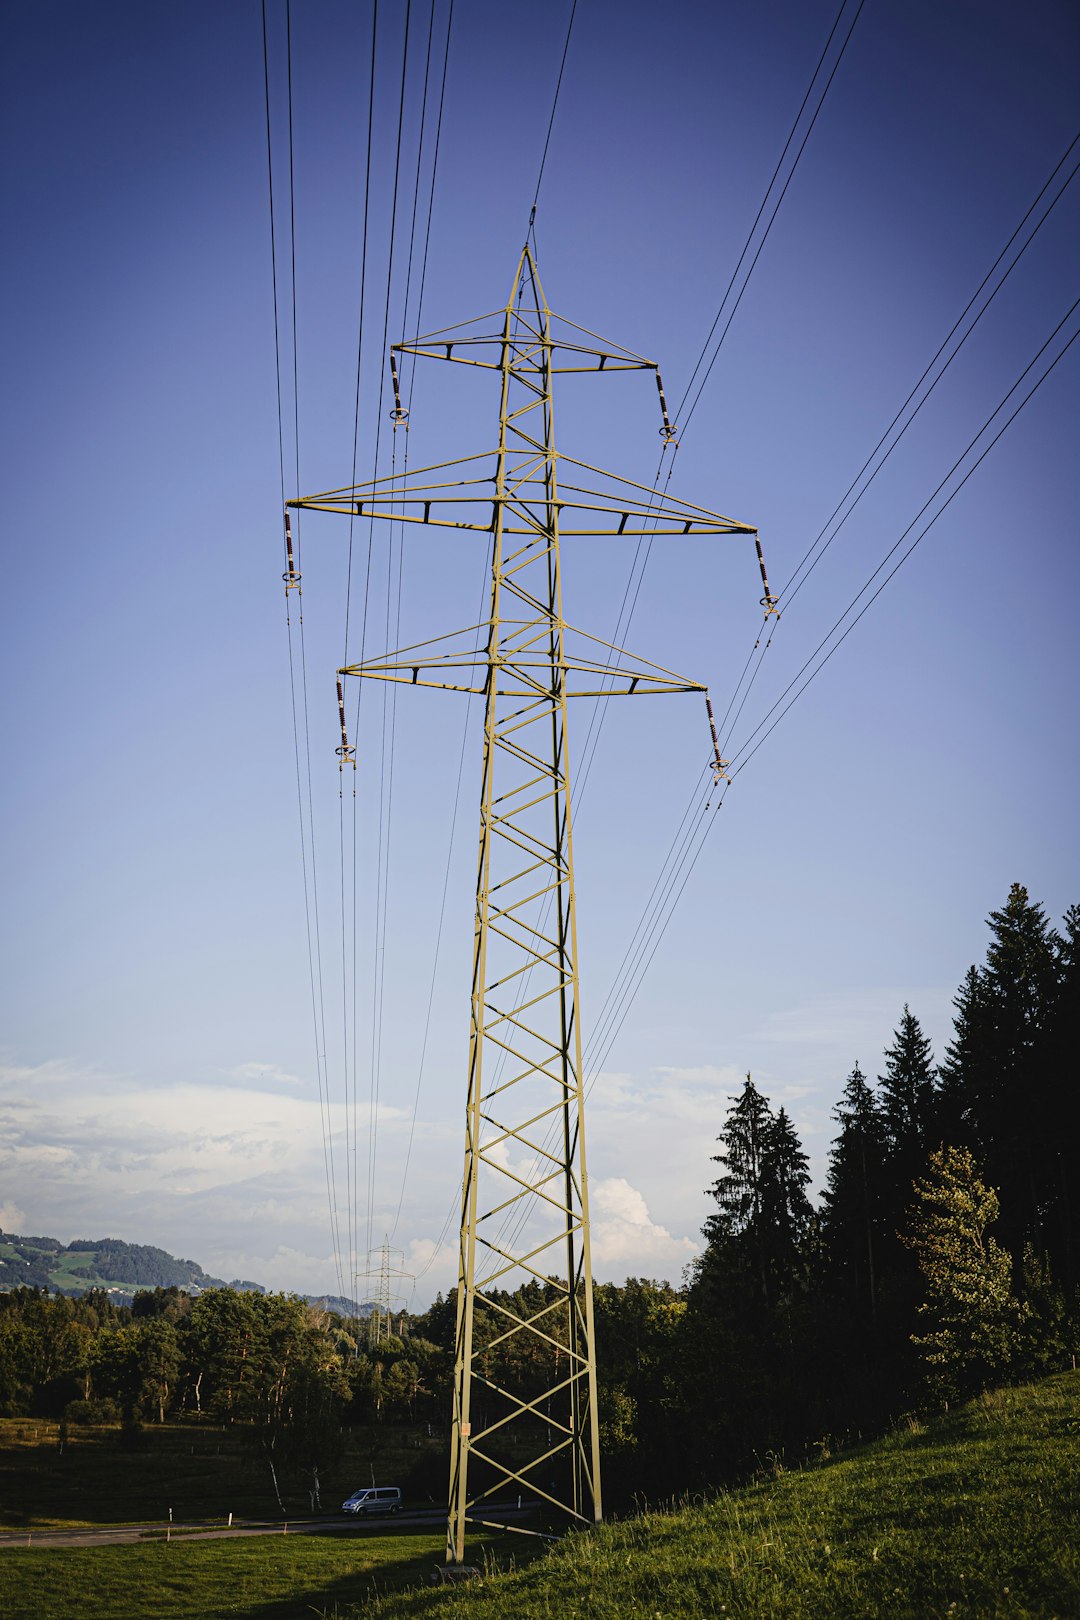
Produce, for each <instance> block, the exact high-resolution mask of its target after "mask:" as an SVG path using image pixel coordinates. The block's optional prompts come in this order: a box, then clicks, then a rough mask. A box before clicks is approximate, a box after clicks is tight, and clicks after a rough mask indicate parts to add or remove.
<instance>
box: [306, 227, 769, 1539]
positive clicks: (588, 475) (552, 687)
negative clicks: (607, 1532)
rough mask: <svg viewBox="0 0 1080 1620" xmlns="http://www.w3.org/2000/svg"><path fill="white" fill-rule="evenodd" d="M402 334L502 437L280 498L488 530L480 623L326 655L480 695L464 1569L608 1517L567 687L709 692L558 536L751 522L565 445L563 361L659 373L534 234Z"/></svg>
mask: <svg viewBox="0 0 1080 1620" xmlns="http://www.w3.org/2000/svg"><path fill="white" fill-rule="evenodd" d="M394 349H395V352H396V353H397V354H398V355H401V354H411V355H414V356H422V357H428V358H431V359H438V360H449V361H453V362H455V363H462V364H466V365H472V366H476V367H480V368H481V369H486V370H488V371H491V372H493V373H494V374H495V375H497V376H498V378H499V383H500V410H499V442H498V448H497V449H496V450H495V451H494V452H493V453H492V454H490V455H489V456H469V457H466V458H464V459H463V460H460V461H454V462H447V463H443V464H442V465H440V466H437V467H427V468H423V469H421V470H420V471H418V472H413V473H411V474H410V475H408V477H405V478H378V479H375V480H374V481H373V482H372V483H369V484H364V485H356V486H350V487H349V488H346V489H339V490H331V491H328V492H327V493H325V494H322V495H313V496H308V497H305V498H304V499H303V500H297V501H292V502H290V503H289V504H290V505H291V506H300V507H306V508H310V509H313V510H317V511H329V512H341V513H347V514H350V515H352V516H355V517H378V518H384V519H388V520H390V521H392V522H402V523H426V524H430V525H432V526H435V527H443V528H453V529H464V530H472V531H479V532H481V533H484V534H490V536H491V546H492V553H491V593H490V607H489V613H488V617H487V619H486V621H485V622H484V623H483V624H481V625H471V626H468V627H467V628H466V629H464V630H460V631H456V632H453V633H452V634H450V635H448V636H445V637H440V638H438V639H436V640H435V641H430V642H426V643H423V644H422V645H418V646H415V647H407V648H404V649H402V650H401V651H398V652H392V653H387V654H385V655H383V656H381V657H378V658H372V659H366V660H365V661H364V662H363V663H361V664H353V665H350V666H348V667H347V668H346V669H344V670H342V671H339V674H344V675H356V676H362V677H367V678H369V679H376V680H383V681H397V682H402V683H405V684H408V685H413V686H429V687H439V688H442V689H443V690H448V691H456V692H472V693H476V694H479V695H481V696H482V697H483V698H484V743H483V769H482V780H481V794H480V844H479V856H478V861H477V878H476V909H475V921H474V934H473V957H472V995H471V1003H472V1010H471V1023H470V1045H469V1071H468V1105H467V1112H466V1133H465V1165H464V1178H463V1190H462V1204H461V1223H460V1241H459V1253H458V1289H457V1329H456V1352H455V1377H454V1416H453V1436H452V1452H451V1467H450V1501H449V1513H448V1524H447V1559H448V1561H455V1562H458V1563H460V1562H461V1561H462V1560H463V1558H464V1554H465V1533H466V1526H467V1525H474V1526H490V1527H496V1528H499V1529H505V1524H502V1523H500V1522H499V1521H498V1519H497V1518H491V1517H488V1516H486V1515H487V1514H488V1512H489V1507H490V1505H491V1504H492V1503H493V1500H495V1499H497V1498H498V1496H499V1493H500V1492H505V1493H507V1494H510V1495H512V1496H513V1497H515V1498H517V1497H520V1496H521V1495H522V1494H523V1493H524V1494H525V1495H527V1496H528V1497H529V1498H530V1499H532V1500H533V1501H538V1502H540V1503H541V1504H542V1505H543V1506H544V1508H545V1510H546V1511H549V1510H556V1511H557V1512H558V1513H559V1515H560V1516H563V1518H564V1522H565V1520H566V1519H568V1520H569V1522H570V1523H571V1524H578V1525H583V1524H587V1523H589V1522H591V1521H593V1520H599V1519H600V1518H601V1493H600V1449H599V1435H598V1425H597V1408H596V1355H595V1339H594V1327H593V1292H592V1263H591V1258H590V1246H589V1193H588V1178H587V1175H586V1167H585V1129H584V1124H585V1121H584V1090H583V1074H582V1059H581V1020H580V1014H579V986H578V957H577V918H576V902H575V888H574V860H573V844H572V837H571V818H570V765H569V755H568V748H567V709H566V705H567V700H568V699H569V698H571V697H578V696H581V697H593V698H596V697H607V696H633V695H635V694H641V695H643V694H645V693H661V692H704V690H705V688H704V686H703V685H702V684H701V683H699V682H696V681H691V680H687V679H685V678H684V677H682V676H679V675H675V674H673V673H672V672H671V671H670V670H665V669H661V668H660V667H659V666H657V665H655V664H650V663H648V662H646V661H645V660H642V659H636V658H632V657H631V655H630V654H628V653H625V652H624V651H623V650H622V649H621V648H618V647H613V646H611V645H610V644H609V643H607V642H603V641H600V640H599V639H598V638H596V637H594V636H589V635H586V634H585V633H584V632H582V631H578V630H574V629H573V628H572V626H570V625H568V624H567V622H566V620H565V618H564V617H563V603H562V577H561V562H560V539H561V538H564V537H565V536H567V535H607V536H609V537H614V536H618V535H625V536H642V535H649V536H652V535H712V534H735V535H751V536H756V530H755V529H753V528H752V527H751V526H750V525H749V524H744V523H737V522H735V521H733V520H732V519H730V518H726V517H723V516H721V515H719V514H717V513H713V512H708V511H705V510H704V509H703V508H701V507H697V506H691V505H689V504H687V503H686V502H683V501H679V500H677V499H675V498H674V497H671V496H668V495H667V494H664V495H660V494H658V493H657V492H656V491H654V490H653V489H650V488H648V487H647V486H644V485H641V484H636V483H632V482H631V481H629V480H627V479H623V478H620V477H616V476H615V475H613V474H609V473H603V472H600V471H599V470H598V469H597V468H594V467H590V466H587V465H586V464H585V463H582V462H577V461H573V460H571V459H570V458H569V457H567V456H564V455H561V454H558V455H557V454H556V450H555V443H554V433H553V402H552V378H553V376H555V375H556V374H558V373H562V372H590V371H591V372H597V371H630V370H651V371H654V372H655V371H656V367H655V365H654V364H653V362H652V361H649V360H645V359H643V358H642V357H641V356H640V355H636V354H633V353H631V352H630V351H629V350H627V349H623V348H620V347H618V346H617V345H614V344H609V343H607V342H605V341H604V340H603V339H600V338H597V337H596V335H595V334H594V333H591V332H587V331H585V329H584V328H582V327H578V326H575V325H574V324H573V323H572V322H569V321H566V320H563V319H562V318H561V317H559V316H556V315H553V314H552V312H551V311H550V310H549V309H548V307H547V303H546V300H545V297H544V293H543V289H542V287H541V285H540V279H539V276H538V274H537V269H536V263H535V260H534V258H533V254H532V252H531V250H530V248H529V247H528V246H526V247H525V248H524V249H523V251H522V254H521V257H520V259H519V261H518V268H517V273H516V275H515V277H514V285H513V288H512V290H511V295H510V299H509V301H508V303H507V305H506V307H505V309H504V310H503V311H501V312H499V314H498V315H497V316H483V317H480V318H479V319H478V320H476V321H469V322H465V323H463V324H462V325H459V326H454V327H448V328H446V329H444V330H443V331H440V332H436V333H433V334H432V335H431V336H429V337H426V338H417V339H415V340H413V341H412V342H406V343H399V344H395V346H394ZM660 398H661V406H662V410H663V415H664V426H663V428H662V429H661V434H662V436H663V438H664V441H665V443H671V442H672V441H673V439H674V436H675V434H676V432H677V429H676V428H675V426H674V425H673V424H672V423H671V422H670V421H669V420H668V416H667V410H666V405H665V404H664V396H663V390H662V388H661V390H660ZM412 425H414V426H415V424H412ZM485 464H486V465H485ZM766 590H767V587H766ZM478 632H479V633H480V641H481V648H480V650H479V651H477V650H475V648H476V646H477V633H478ZM717 757H719V751H718V749H717Z"/></svg>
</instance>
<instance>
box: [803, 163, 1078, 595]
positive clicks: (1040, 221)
mask: <svg viewBox="0 0 1080 1620" xmlns="http://www.w3.org/2000/svg"><path fill="white" fill-rule="evenodd" d="M1078 141H1080V132H1078V133H1077V134H1076V135H1074V136H1073V138H1072V140H1071V141H1070V142H1069V145H1068V147H1067V148H1066V149H1065V152H1064V153H1063V154H1062V156H1061V157H1060V158H1059V159H1058V161H1057V163H1056V164H1055V165H1054V168H1053V170H1052V171H1051V173H1050V176H1049V178H1048V179H1047V181H1046V183H1045V184H1044V185H1043V186H1042V188H1041V190H1040V191H1039V193H1038V195H1037V196H1036V197H1035V199H1034V201H1033V202H1032V203H1031V204H1030V206H1029V207H1028V208H1027V210H1026V211H1025V213H1024V216H1023V218H1022V219H1021V220H1020V223H1019V224H1018V225H1017V227H1016V229H1015V230H1014V231H1013V233H1012V235H1011V236H1010V237H1009V240H1008V241H1007V242H1006V243H1005V246H1004V247H1003V248H1002V249H1001V252H1000V253H999V254H998V256H997V258H996V259H995V260H994V262H993V264H992V265H991V266H990V268H989V270H988V271H987V272H986V274H985V276H983V278H982V280H981V281H980V283H979V285H978V286H977V287H976V289H975V291H974V292H973V293H972V295H971V297H970V298H969V299H968V301H967V303H966V304H965V305H964V307H963V309H962V310H961V311H960V314H959V315H958V316H957V317H956V320H955V321H954V322H953V324H952V326H951V327H950V328H949V331H948V332H947V333H946V335H945V337H944V338H943V339H942V341H941V343H940V344H939V346H938V348H937V350H936V352H935V354H934V355H933V356H932V358H931V359H930V361H929V362H928V364H927V365H926V367H925V369H924V370H923V372H922V375H921V376H920V377H919V379H918V381H917V382H916V383H915V384H914V386H913V387H912V389H911V391H910V393H909V394H908V396H907V398H906V399H905V400H904V402H903V404H902V405H901V406H900V408H899V410H898V411H897V412H896V415H895V416H894V417H893V419H892V421H891V422H890V423H889V425H888V427H887V428H886V429H885V432H884V433H883V434H882V435H881V437H880V439H879V440H878V442H877V444H876V445H875V446H874V448H873V450H871V452H870V454H869V455H868V456H867V458H866V460H865V461H864V462H863V464H862V466H861V467H860V468H859V471H858V472H857V473H856V474H855V477H854V478H853V479H852V481H851V483H850V484H849V485H848V487H847V489H846V490H845V491H844V494H843V495H842V496H841V498H840V500H839V501H838V502H837V504H836V506H835V507H834V508H833V511H832V513H831V514H830V516H829V517H828V518H827V519H826V521H825V523H824V524H823V525H822V528H821V529H820V531H819V533H818V535H817V538H816V539H815V540H814V541H813V543H812V544H811V545H810V547H809V548H808V549H807V551H806V552H804V554H803V556H802V558H801V559H800V561H799V562H798V564H797V565H796V567H795V569H794V570H793V572H792V575H791V578H790V579H789V580H788V581H787V583H786V584H785V585H784V587H783V589H782V590H781V591H780V593H779V596H778V597H777V600H778V601H780V600H781V599H783V598H785V597H786V598H787V604H788V606H789V607H790V604H791V603H792V602H793V601H794V600H795V598H796V596H797V595H798V594H799V592H800V591H801V589H802V587H803V586H804V585H805V583H806V581H807V580H808V579H809V578H810V575H811V574H812V573H813V571H814V569H815V568H816V567H817V565H818V563H819V562H820V561H821V558H822V557H823V556H824V555H825V553H826V551H827V550H828V549H829V547H830V546H831V545H832V542H833V541H834V540H835V539H836V536H837V535H838V534H839V532H840V530H841V529H842V528H843V526H844V524H845V523H846V522H847V520H848V518H849V517H850V516H851V513H852V512H853V511H854V510H855V507H856V505H857V504H858V501H859V500H861V499H862V496H863V495H864V494H865V493H866V490H867V489H868V488H869V487H870V484H871V483H872V482H873V480H874V478H876V476H877V474H878V473H879V472H880V471H881V468H882V467H883V466H884V465H885V462H886V461H887V460H888V458H889V456H891V455H892V452H893V450H895V449H896V446H897V445H898V444H899V443H900V440H901V439H902V438H903V436H904V434H905V433H906V432H907V430H908V428H909V427H910V426H911V424H912V422H913V421H914V420H915V418H916V416H918V414H919V412H920V411H921V410H922V408H923V406H924V405H925V404H926V402H927V400H928V399H929V398H930V395H931V394H932V393H933V391H934V389H935V388H936V387H937V385H938V383H939V382H940V381H941V379H942V377H944V375H945V373H946V372H947V371H948V369H949V367H950V366H951V365H952V363H953V361H954V360H955V359H956V357H957V355H958V354H959V353H960V350H961V349H962V348H963V346H964V344H965V343H966V342H967V340H968V338H969V337H970V336H971V334H972V333H973V332H974V330H975V328H976V327H977V326H978V324H979V322H980V321H981V320H982V318H983V316H984V315H985V314H986V312H987V310H988V309H989V308H990V305H991V304H992V303H993V301H994V299H995V298H996V297H997V295H998V293H999V292H1000V291H1001V289H1002V287H1004V285H1005V283H1006V281H1007V280H1008V279H1009V277H1010V275H1011V274H1012V272H1013V271H1014V270H1015V269H1016V266H1017V265H1018V264H1019V263H1020V260H1021V259H1022V258H1023V256H1024V254H1025V253H1026V252H1027V250H1028V248H1029V247H1030V246H1031V244H1032V242H1033V241H1034V240H1035V237H1036V236H1037V234H1038V232H1039V231H1040V229H1041V228H1042V226H1043V225H1044V224H1045V223H1046V221H1047V219H1049V217H1050V215H1051V214H1052V213H1053V211H1054V209H1055V207H1056V206H1057V204H1058V203H1059V202H1060V201H1061V198H1062V197H1063V195H1064V194H1065V191H1066V190H1067V189H1068V186H1069V185H1070V183H1071V182H1072V180H1073V179H1074V178H1075V175H1076V172H1077V169H1080V161H1078V162H1077V163H1075V164H1074V165H1073V167H1072V169H1071V170H1070V172H1069V174H1068V175H1067V176H1066V178H1065V180H1064V181H1063V182H1062V184H1061V186H1060V188H1059V190H1058V192H1057V195H1056V196H1054V197H1052V198H1051V200H1050V202H1049V203H1048V204H1047V206H1046V208H1045V209H1044V211H1043V213H1042V215H1041V216H1040V218H1039V219H1038V220H1037V221H1036V222H1035V225H1034V226H1033V228H1032V230H1031V233H1030V234H1029V236H1028V237H1027V239H1026V240H1025V241H1024V242H1023V243H1022V244H1021V246H1020V248H1019V250H1018V252H1017V253H1016V256H1015V257H1014V259H1013V260H1012V263H1011V264H1009V265H1008V266H1007V267H1006V269H1005V271H1004V273H1003V274H1002V276H1001V278H1000V280H999V281H998V283H997V285H996V286H995V287H993V288H992V289H991V291H990V293H989V295H988V296H987V298H986V299H985V301H984V303H983V305H982V307H981V308H980V309H979V310H978V311H977V313H976V315H975V318H974V320H973V321H972V322H971V324H970V325H969V327H968V329H967V331H966V332H965V333H964V335H963V336H962V337H961V339H960V341H959V343H957V345H956V347H955V348H954V349H953V351H952V353H951V354H950V355H949V357H948V358H947V360H946V361H945V364H944V365H943V366H942V368H941V370H940V371H939V372H938V374H937V376H936V377H935V378H934V380H933V382H932V383H931V384H930V387H929V388H928V389H927V391H926V393H925V394H924V395H923V397H922V399H921V400H920V401H919V404H918V405H917V406H916V408H915V410H914V411H913V412H912V413H911V416H910V417H909V418H908V420H907V422H905V424H904V426H903V427H902V428H901V430H900V432H899V433H898V434H897V436H896V438H895V439H894V440H893V443H892V444H891V446H890V447H889V449H888V450H887V451H886V453H885V455H884V456H883V457H882V459H881V461H880V462H879V463H878V466H877V467H876V468H875V470H874V472H873V473H872V474H871V477H870V478H869V479H868V480H867V483H866V485H865V486H864V487H863V489H862V491H861V492H860V494H859V496H858V497H857V499H856V500H855V501H854V502H853V503H852V505H851V507H850V508H849V509H848V511H847V513H846V514H845V515H844V517H843V519H842V520H841V522H840V523H839V524H838V525H837V527H836V529H835V530H834V532H833V533H832V534H831V535H830V536H829V538H828V540H826V541H825V544H824V545H823V546H821V549H820V551H818V550H817V548H818V546H819V545H820V543H821V541H822V539H823V538H824V536H825V534H826V533H827V532H828V530H829V528H830V527H831V526H832V524H833V522H834V520H835V519H836V517H837V516H838V514H839V513H840V512H841V511H842V510H843V508H844V506H845V504H846V503H847V501H848V499H849V497H850V496H851V494H852V492H853V491H854V490H855V489H856V487H857V486H858V484H859V481H860V479H861V478H862V476H863V474H864V473H865V472H866V470H867V468H868V467H869V466H870V465H871V463H872V462H873V460H874V457H875V456H876V455H877V453H878V451H879V450H880V449H881V448H882V446H883V445H884V444H885V442H886V441H887V439H888V437H889V435H890V434H891V433H892V431H893V429H894V428H895V427H896V424H897V423H898V422H899V421H900V419H901V417H902V416H903V414H904V412H905V411H906V410H907V408H908V406H909V405H910V404H911V402H912V400H913V399H914V398H915V396H916V394H917V393H918V391H919V389H920V388H921V387H922V385H923V383H924V382H925V381H926V379H927V377H928V376H929V375H930V373H931V371H932V370H933V368H934V366H935V365H936V364H937V362H938V360H939V359H940V358H941V356H942V354H943V353H944V352H945V349H946V348H947V346H948V344H949V342H950V341H951V339H952V338H953V337H954V336H955V334H956V332H957V331H958V329H959V327H960V325H961V323H962V322H963V320H964V317H965V316H966V315H967V314H968V312H969V310H970V309H971V307H972V305H973V304H974V303H975V301H976V300H977V298H978V296H979V294H980V293H981V292H982V290H983V288H984V287H985V286H986V284H987V282H988V281H989V280H990V278H991V277H992V276H993V274H994V271H995V270H996V269H997V267H998V265H999V264H1000V263H1001V261H1002V259H1004V257H1005V255H1006V254H1007V253H1008V251H1009V249H1010V248H1011V247H1012V245H1013V243H1014V242H1015V241H1016V238H1017V237H1018V236H1019V235H1020V232H1021V231H1022V230H1023V228H1024V226H1025V225H1026V224H1027V222H1028V220H1029V219H1030V218H1031V216H1032V214H1033V213H1034V212H1035V209H1036V208H1037V207H1038V205H1039V203H1040V202H1041V201H1042V199H1043V197H1044V196H1045V195H1046V193H1047V191H1048V190H1049V189H1050V187H1051V185H1052V184H1053V182H1054V179H1055V177H1056V175H1057V174H1058V171H1059V170H1060V169H1061V168H1062V167H1063V165H1064V164H1065V162H1066V161H1067V159H1068V158H1069V156H1070V154H1071V152H1072V150H1073V147H1074V146H1076V144H1077V142H1078ZM815 551H816V552H817V555H816V556H814V560H813V561H812V562H811V563H810V566H809V567H808V568H807V569H806V572H805V574H803V575H802V578H801V579H800V578H799V575H800V573H801V572H802V569H803V567H804V565H805V564H806V562H807V561H808V559H809V558H810V557H811V556H813V554H814V553H815Z"/></svg>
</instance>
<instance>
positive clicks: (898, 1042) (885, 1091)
mask: <svg viewBox="0 0 1080 1620" xmlns="http://www.w3.org/2000/svg"><path fill="white" fill-rule="evenodd" d="M879 1084H880V1086H881V1112H882V1118H883V1120H884V1123H885V1139H886V1143H887V1146H888V1150H889V1152H890V1154H892V1155H893V1156H894V1157H902V1158H904V1159H905V1160H909V1159H912V1158H913V1157H919V1158H921V1157H922V1154H923V1152H924V1151H925V1149H926V1146H927V1143H928V1142H929V1140H930V1135H931V1133H932V1130H933V1117H934V1055H933V1052H932V1051H931V1048H930V1042H929V1040H928V1039H927V1037H926V1036H925V1035H924V1034H923V1032H922V1026H921V1025H920V1023H919V1020H918V1019H917V1018H916V1017H915V1014H914V1013H913V1012H912V1011H911V1008H910V1007H909V1006H908V1004H907V1002H905V1003H904V1011H903V1013H902V1014H901V1016H900V1023H899V1025H898V1026H897V1028H896V1031H895V1033H894V1035H893V1045H892V1046H889V1047H886V1049H885V1073H884V1074H883V1075H881V1076H880V1077H879Z"/></svg>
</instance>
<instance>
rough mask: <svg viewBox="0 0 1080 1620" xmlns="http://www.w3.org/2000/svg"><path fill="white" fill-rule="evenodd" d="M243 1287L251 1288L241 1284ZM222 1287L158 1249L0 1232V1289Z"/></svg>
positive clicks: (193, 1266) (111, 1240)
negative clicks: (21, 1235)
mask: <svg viewBox="0 0 1080 1620" xmlns="http://www.w3.org/2000/svg"><path fill="white" fill-rule="evenodd" d="M242 1286H244V1287H255V1286H257V1285H256V1284H253V1283H245V1284H243V1285H242ZM174 1287H175V1288H186V1289H193V1290H198V1289H201V1288H223V1287H225V1284H224V1283H223V1282H222V1281H221V1279H220V1278H217V1277H209V1276H207V1274H206V1272H205V1271H204V1270H203V1269H202V1267H201V1266H200V1265H197V1264H196V1263H195V1261H194V1260H177V1259H176V1258H175V1257H174V1256H173V1255H171V1254H168V1253H167V1252H166V1251H165V1250H164V1249H158V1248H155V1247H154V1246H153V1245H152V1244H146V1243H125V1242H123V1241H122V1240H121V1239H120V1238H96V1239H88V1238H76V1239H75V1241H74V1242H72V1243H60V1242H58V1241H57V1239H56V1238H49V1237H18V1236H16V1235H14V1234H13V1233H11V1232H0V1289H4V1288H52V1289H60V1290H61V1291H62V1292H63V1293H79V1294H81V1293H84V1292H85V1291H86V1290H87V1289H88V1288H109V1289H120V1290H122V1291H124V1292H128V1293H130V1292H132V1291H133V1290H134V1289H136V1288H174Z"/></svg>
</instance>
